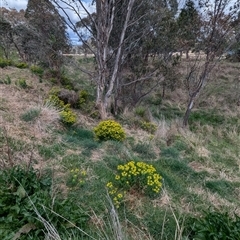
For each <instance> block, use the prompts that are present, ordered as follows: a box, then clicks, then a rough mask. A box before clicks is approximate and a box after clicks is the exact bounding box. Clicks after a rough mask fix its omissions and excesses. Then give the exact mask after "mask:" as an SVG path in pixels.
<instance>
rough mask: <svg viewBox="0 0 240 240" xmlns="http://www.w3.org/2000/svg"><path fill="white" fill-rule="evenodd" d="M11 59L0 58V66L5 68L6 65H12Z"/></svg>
mask: <svg viewBox="0 0 240 240" xmlns="http://www.w3.org/2000/svg"><path fill="white" fill-rule="evenodd" d="M12 64H13V63H12V61H11V60H8V59H4V58H0V67H1V68H5V67H7V66H12Z"/></svg>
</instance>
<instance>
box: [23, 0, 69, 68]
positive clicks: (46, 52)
mask: <svg viewBox="0 0 240 240" xmlns="http://www.w3.org/2000/svg"><path fill="white" fill-rule="evenodd" d="M25 18H26V19H27V20H28V24H29V26H30V27H29V29H28V30H31V31H30V32H31V33H32V35H33V36H34V37H33V38H32V40H31V39H28V34H27V33H28V32H29V31H25V33H26V34H25V35H24V36H23V41H27V42H28V43H32V44H28V45H26V46H25V47H26V48H28V50H27V53H28V54H31V57H32V58H35V60H37V61H40V62H42V63H43V64H45V65H47V66H48V67H50V68H52V69H55V70H56V71H57V72H59V71H60V67H61V64H62V56H61V52H64V51H67V50H68V49H69V46H70V42H69V37H68V35H67V32H66V28H67V27H66V25H65V22H64V19H63V17H62V16H60V15H59V14H58V11H57V9H56V8H55V6H54V5H53V4H52V3H51V2H50V1H49V0H29V1H28V5H27V9H26V12H25Z"/></svg>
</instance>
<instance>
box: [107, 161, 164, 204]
mask: <svg viewBox="0 0 240 240" xmlns="http://www.w3.org/2000/svg"><path fill="white" fill-rule="evenodd" d="M161 180H162V177H161V176H160V175H159V174H158V173H157V171H156V169H155V168H154V167H153V165H151V164H147V163H145V162H135V161H129V162H128V163H126V164H124V165H118V167H117V174H116V175H115V179H114V181H112V182H108V183H107V189H108V191H109V194H110V195H111V196H112V199H113V202H114V204H115V206H116V207H119V206H120V204H121V201H122V200H123V197H124V194H125V193H126V191H129V190H130V189H134V190H137V191H138V192H140V193H143V194H146V195H148V196H150V197H154V196H156V195H157V194H158V193H159V192H160V190H161V186H162V183H161Z"/></svg>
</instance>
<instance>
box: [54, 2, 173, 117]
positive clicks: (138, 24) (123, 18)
mask: <svg viewBox="0 0 240 240" xmlns="http://www.w3.org/2000/svg"><path fill="white" fill-rule="evenodd" d="M51 1H52V2H53V3H54V4H55V5H56V6H57V7H58V8H59V9H60V10H61V12H62V13H63V14H65V16H66V23H67V24H68V26H69V28H71V29H72V31H74V32H75V33H76V34H77V35H78V37H79V39H80V41H81V42H82V43H84V45H85V46H87V47H88V48H89V50H90V51H91V52H92V53H93V54H94V56H95V59H96V72H95V73H93V77H94V78H95V80H96V106H97V107H98V110H99V112H100V115H101V118H106V117H107V116H108V114H109V111H110V108H111V103H112V102H116V100H117V99H118V97H119V96H120V94H123V95H122V99H125V100H126V99H127V97H126V95H124V94H125V90H129V89H130V87H131V88H132V89H133V91H135V90H136V91H137V92H138V93H139V92H140V90H141V89H143V88H145V86H147V85H151V86H149V89H148V90H147V91H146V92H142V93H141V94H140V96H138V97H137V98H138V99H137V100H136V101H138V100H139V97H141V96H144V95H146V94H147V93H148V92H149V91H151V90H152V89H153V88H154V87H156V86H157V84H158V83H156V84H155V86H154V84H153V82H152V81H151V80H152V79H158V78H159V75H160V74H159V70H160V68H159V66H157V65H155V64H151V67H150V68H148V67H147V65H148V64H149V62H148V57H149V55H150V54H151V53H152V49H151V48H152V44H153V42H152V40H153V38H155V35H156V23H157V21H162V18H163V16H164V15H165V10H167V9H170V8H172V10H173V11H176V10H177V4H176V1H175V0H170V1H156V0H151V1H143V0H140V1H136V0H108V1H102V0H96V1H93V2H92V4H93V5H91V7H92V8H93V9H94V10H93V11H90V10H89V9H90V8H89V7H90V6H88V5H87V4H86V1H81V0H51ZM159 10H161V12H159ZM73 14H74V15H75V16H77V18H78V20H77V21H76V22H77V23H76V22H75V21H74V20H73V19H72V18H71V16H72V15H73ZM82 30H84V31H82ZM86 36H88V37H91V38H92V43H94V47H95V48H92V46H90V45H89V44H88V42H87V38H86ZM155 49H157V48H155ZM148 66H150V64H149V65H148ZM129 70H130V71H131V74H128V72H129ZM139 83H145V85H144V87H143V86H142V87H140V88H138V89H136V88H134V86H137V85H138V86H140V85H139ZM131 93H133V92H131ZM130 95H131V96H133V94H128V96H130ZM115 105H116V104H115Z"/></svg>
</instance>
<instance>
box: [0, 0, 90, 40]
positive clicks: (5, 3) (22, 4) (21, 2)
mask: <svg viewBox="0 0 240 240" xmlns="http://www.w3.org/2000/svg"><path fill="white" fill-rule="evenodd" d="M87 2H89V1H88V0H86V5H85V6H86V8H87V9H88V10H90V12H93V11H94V8H93V7H92V6H90V4H89V3H87ZM27 3H28V0H0V7H6V8H15V9H16V10H18V11H19V10H21V9H26V8H27ZM69 15H70V16H71V19H72V20H73V21H77V20H78V18H77V16H76V14H72V13H71V12H69ZM68 34H69V37H70V39H71V42H72V44H77V43H78V37H77V36H76V35H75V34H74V33H73V31H72V30H71V29H68Z"/></svg>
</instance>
